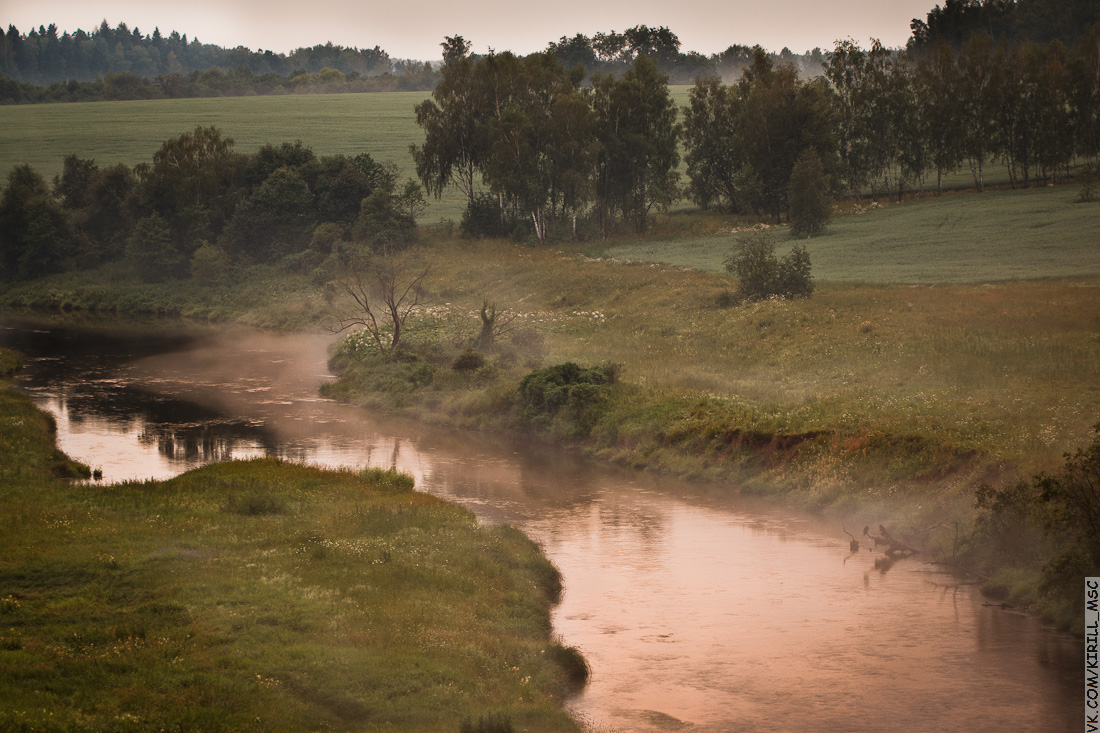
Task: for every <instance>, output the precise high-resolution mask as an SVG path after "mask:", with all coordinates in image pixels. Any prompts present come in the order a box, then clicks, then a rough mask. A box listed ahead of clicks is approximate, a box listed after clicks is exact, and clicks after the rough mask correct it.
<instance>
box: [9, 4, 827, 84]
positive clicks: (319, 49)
mask: <svg viewBox="0 0 1100 733" xmlns="http://www.w3.org/2000/svg"><path fill="white" fill-rule="evenodd" d="M681 45H682V44H681V43H680V39H679V38H678V37H677V36H676V34H675V33H673V32H672V31H671V30H669V29H668V28H666V27H664V26H661V27H657V28H651V27H649V26H645V25H638V26H634V27H633V28H629V29H627V30H626V31H623V32H617V31H614V30H612V31H609V32H607V33H603V32H600V33H596V34H595V35H593V36H587V35H584V34H581V33H578V34H576V35H574V36H572V37H564V36H563V37H562V38H561V39H560V40H559V41H556V42H552V43H550V44H549V45H548V46H547V52H549V53H551V54H552V55H554V56H555V57H556V58H557V59H558V60H559V61H561V62H562V64H564V65H565V66H566V68H572V67H574V66H577V65H581V66H584V67H585V68H586V69H587V71H588V72H590V73H595V72H599V73H602V74H623V73H625V72H626V71H627V70H628V69H629V68H630V66H631V64H632V63H633V61H634V59H635V58H637V57H638V56H643V55H644V56H648V57H649V58H651V59H652V60H653V61H654V62H655V63H656V64H657V66H658V68H659V69H660V70H661V71H662V72H664V73H665V74H667V75H668V76H669V78H670V80H671V81H672V82H673V83H680V84H686V83H691V82H692V81H693V80H694V79H695V78H696V77H697V76H700V75H707V74H719V75H721V76H722V77H723V78H727V79H733V78H736V77H737V75H739V74H740V73H741V71H742V70H743V69H744V68H746V67H747V66H748V65H749V64H751V62H752V54H753V52H752V49H751V48H750V47H748V46H742V45H732V46H730V47H729V48H727V49H726V50H725V51H723V52H721V53H719V54H713V55H711V56H704V55H702V54H699V53H696V52H694V51H692V52H686V53H685V52H682V51H681ZM475 58H476V56H475ZM773 58H774V59H775V60H776V61H779V62H788V63H792V64H794V65H795V66H797V67H798V68H799V70H800V72H801V73H802V74H803V75H814V74H818V73H820V69H821V62H822V61H823V60H824V55H823V53H822V52H821V50H820V49H814V50H813V51H809V52H807V53H806V54H804V55H798V54H794V53H792V52H791V51H790V50H789V49H786V48H784V49H783V50H782V51H781V52H780V53H778V54H773ZM437 66H438V63H437V64H436V67H437ZM436 67H433V64H432V62H431V61H414V60H401V59H392V58H390V56H389V54H387V53H386V52H385V51H384V50H382V49H381V48H379V47H378V46H375V47H374V48H372V49H357V48H346V47H343V46H334V45H333V44H331V43H328V44H325V45H316V46H313V47H310V48H299V49H297V50H295V51H293V52H291V53H290V54H276V53H273V52H272V51H251V50H249V49H247V48H244V47H237V48H233V49H225V48H221V47H218V46H213V45H210V44H203V43H201V42H199V41H198V40H197V39H191V40H188V38H187V36H186V35H182V36H181V35H180V34H179V33H177V32H176V31H173V32H171V33H170V34H168V35H166V36H165V35H162V34H161V33H160V31H159V29H156V30H154V32H153V33H152V34H149V35H146V34H143V33H142V32H141V31H140V30H139V29H137V28H134V29H133V30H131V29H130V28H129V27H128V26H127V25H126V24H125V23H120V24H119V25H118V27H117V28H111V27H109V26H108V25H107V24H106V22H104V23H102V24H101V25H100V26H99V28H98V29H97V30H95V31H92V32H91V33H86V32H84V31H82V30H77V31H76V32H75V33H71V34H70V33H68V32H64V33H59V31H58V28H57V26H56V25H52V24H51V25H50V26H48V27H45V26H39V27H38V28H37V29H32V30H31V31H30V32H29V33H25V34H24V33H20V32H19V30H18V29H17V28H15V27H14V26H11V25H9V26H8V30H7V33H5V34H3V35H0V104H36V103H43V102H83V101H101V100H102V101H112V100H123V99H180V98H191V97H211V96H244V95H253V94H261V95H264V94H294V93H314V92H325V93H342V92H349V93H356V92H381V91H412V90H428V89H432V88H433V87H434V86H435V85H436V83H437V82H438V81H439V78H440V75H439V73H438V68H436Z"/></svg>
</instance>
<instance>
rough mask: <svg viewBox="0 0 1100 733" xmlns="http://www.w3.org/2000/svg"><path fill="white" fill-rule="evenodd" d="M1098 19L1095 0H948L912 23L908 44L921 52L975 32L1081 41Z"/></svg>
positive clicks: (1017, 38)
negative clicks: (1084, 31)
mask: <svg viewBox="0 0 1100 733" xmlns="http://www.w3.org/2000/svg"><path fill="white" fill-rule="evenodd" d="M1094 23H1100V5H1098V4H1097V3H1096V2H1095V0H946V1H945V2H944V4H943V5H942V6H940V5H936V6H935V7H934V8H932V10H930V11H928V15H927V16H926V18H925V20H920V19H919V18H914V19H913V22H912V23H910V26H909V27H910V28H912V30H913V36H912V37H911V38H910V39H909V48H910V49H912V50H917V51H920V50H922V49H926V48H928V47H929V46H931V45H932V44H934V43H936V42H940V41H944V42H947V43H949V44H951V45H953V46H954V47H955V48H956V49H959V48H962V46H963V45H965V44H966V42H967V41H968V40H969V38H970V37H971V36H972V35H973V34H975V33H977V32H985V33H988V34H989V35H991V36H993V37H994V38H998V39H1000V38H1005V39H1008V40H1011V41H1034V42H1037V43H1049V42H1050V41H1054V40H1060V41H1062V42H1064V43H1073V42H1075V41H1077V40H1078V39H1079V38H1080V37H1081V34H1082V31H1083V30H1084V29H1085V28H1087V27H1088V26H1089V25H1091V24H1094Z"/></svg>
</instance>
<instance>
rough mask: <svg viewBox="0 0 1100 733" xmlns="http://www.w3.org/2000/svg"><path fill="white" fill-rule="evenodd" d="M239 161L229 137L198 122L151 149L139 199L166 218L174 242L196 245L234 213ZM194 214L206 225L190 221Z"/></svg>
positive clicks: (181, 244)
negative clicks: (190, 131) (198, 125)
mask: <svg viewBox="0 0 1100 733" xmlns="http://www.w3.org/2000/svg"><path fill="white" fill-rule="evenodd" d="M239 162H240V160H239V159H238V157H237V156H235V155H234V154H233V139H232V138H223V137H222V135H221V132H220V131H219V130H218V129H217V128H216V127H213V126H211V127H196V128H195V131H194V132H193V133H187V134H184V135H180V136H179V137H178V138H173V139H171V140H168V141H166V142H165V143H164V144H163V145H162V146H161V148H160V150H158V151H157V152H156V153H155V154H154V155H153V165H152V168H150V169H148V170H147V171H146V173H145V176H144V180H143V181H142V186H141V191H142V196H143V199H144V201H143V202H142V203H143V205H144V206H145V207H146V208H147V209H151V210H152V211H155V212H156V213H157V214H159V215H160V216H161V217H162V218H163V219H164V220H165V221H166V222H167V223H168V225H169V227H170V229H171V230H172V232H173V236H174V238H175V240H176V244H177V246H179V247H180V248H181V249H187V250H191V249H194V248H195V247H197V246H198V245H199V242H200V241H201V240H202V239H204V238H208V237H209V235H210V234H211V233H217V232H220V231H221V229H222V227H223V226H224V225H225V222H227V221H228V220H229V218H230V216H232V214H233V210H234V208H235V206H236V203H237V199H236V197H235V195H234V193H235V191H236V189H237V188H238V180H237V178H238V164H239ZM197 217H199V218H204V219H205V222H206V226H205V227H203V228H200V229H196V228H195V227H193V226H192V225H191V224H190V222H193V221H194V220H195V219H196V218H197ZM207 228H208V230H207ZM187 234H190V235H192V236H190V237H188V236H186V235H187Z"/></svg>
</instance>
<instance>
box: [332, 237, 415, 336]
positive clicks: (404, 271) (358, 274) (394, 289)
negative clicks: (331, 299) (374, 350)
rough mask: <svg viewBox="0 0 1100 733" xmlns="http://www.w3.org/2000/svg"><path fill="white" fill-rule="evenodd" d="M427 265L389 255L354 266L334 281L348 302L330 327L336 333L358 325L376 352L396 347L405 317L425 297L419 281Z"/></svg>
mask: <svg viewBox="0 0 1100 733" xmlns="http://www.w3.org/2000/svg"><path fill="white" fill-rule="evenodd" d="M431 267H432V266H431V264H428V265H427V266H425V267H424V268H423V269H415V270H411V269H409V268H406V266H405V262H404V260H401V259H395V258H389V259H386V260H383V261H382V262H378V263H375V262H372V263H371V266H370V267H369V268H368V269H367V270H366V271H365V272H364V270H363V269H361V268H354V269H353V270H352V272H351V273H350V274H349V275H348V276H347V277H346V278H344V279H343V280H340V281H339V283H338V284H339V286H340V288H341V289H342V290H343V291H344V292H345V293H347V294H348V295H349V296H351V300H352V303H351V304H349V306H348V310H347V311H346V312H345V313H344V314H342V315H340V316H339V317H338V320H337V322H336V325H334V326H333V327H332V331H333V332H335V333H340V332H341V331H345V330H347V329H349V328H353V327H355V326H361V327H362V328H363V330H365V331H366V332H367V333H368V334H370V337H371V339H372V340H373V341H374V343H375V345H377V346H378V350H379V351H380V352H393V351H396V350H397V347H398V346H399V345H400V343H401V332H402V330H403V329H404V327H405V321H406V320H407V319H408V317H409V316H410V315H412V313H413V311H415V310H416V309H417V308H419V307H420V306H422V305H424V303H425V302H426V301H427V295H426V293H425V292H424V290H423V288H422V285H423V283H424V279H425V278H426V277H427V276H428V272H429V271H430V270H431Z"/></svg>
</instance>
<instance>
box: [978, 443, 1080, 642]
mask: <svg viewBox="0 0 1100 733" xmlns="http://www.w3.org/2000/svg"><path fill="white" fill-rule="evenodd" d="M1093 431H1094V433H1095V437H1094V438H1093V442H1092V445H1090V446H1088V447H1087V448H1082V449H1079V450H1078V451H1077V452H1076V453H1074V454H1072V455H1071V454H1066V456H1065V458H1066V462H1065V465H1064V466H1063V467H1062V469H1061V470H1060V471H1058V473H1056V474H1053V475H1046V474H1040V475H1038V476H1035V477H1033V478H1032V479H1031V480H1030V481H1020V482H1017V483H1015V484H1012V485H1010V486H1006V487H1004V488H1000V489H996V488H993V487H990V486H988V485H983V486H980V487H979V488H978V490H977V502H976V503H977V506H978V508H979V509H980V510H982V514H981V515H980V516H979V518H978V520H977V522H976V530H977V532H978V534H979V535H980V536H981V538H982V540H983V541H984V542H983V543H982V545H983V546H984V547H986V548H989V549H987V551H986V553H987V554H986V555H985V556H984V557H983V558H975V559H980V561H983V562H984V563H985V564H986V565H988V566H992V567H1003V566H1009V567H1019V566H1025V567H1026V566H1033V567H1039V568H1041V585H1040V591H1041V593H1042V596H1043V597H1042V599H1041V600H1042V605H1043V610H1044V612H1045V613H1046V614H1047V615H1048V616H1050V617H1051V618H1053V619H1054V620H1056V621H1057V622H1058V623H1059V625H1061V626H1072V625H1076V624H1078V623H1079V622H1080V618H1079V616H1078V615H1077V610H1078V609H1080V607H1081V603H1082V602H1083V595H1082V594H1083V590H1082V585H1081V578H1082V577H1084V576H1095V575H1100V424H1098V425H1096V427H1095V428H1093Z"/></svg>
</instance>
